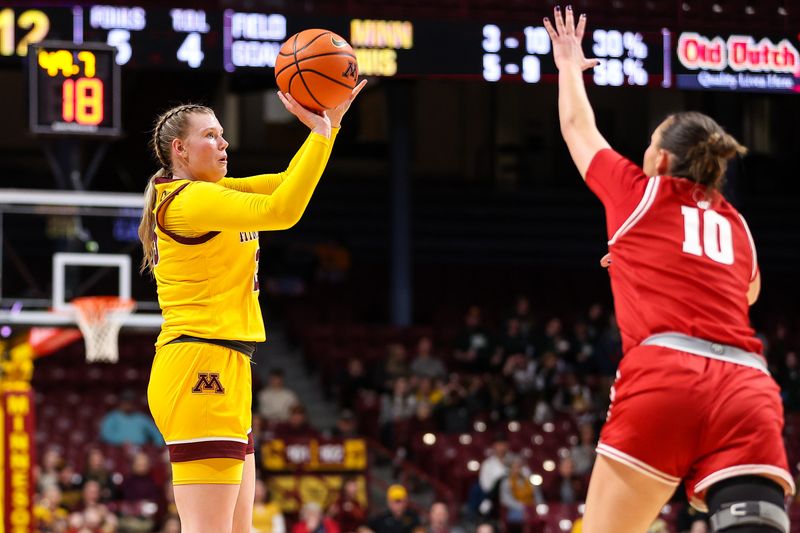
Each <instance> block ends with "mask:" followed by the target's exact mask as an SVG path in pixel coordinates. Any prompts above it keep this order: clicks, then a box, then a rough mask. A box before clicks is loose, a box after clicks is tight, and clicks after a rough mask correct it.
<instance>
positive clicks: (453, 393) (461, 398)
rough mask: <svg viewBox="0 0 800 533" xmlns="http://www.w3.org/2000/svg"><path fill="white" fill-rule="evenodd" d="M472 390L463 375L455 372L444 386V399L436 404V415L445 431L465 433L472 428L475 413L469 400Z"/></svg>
mask: <svg viewBox="0 0 800 533" xmlns="http://www.w3.org/2000/svg"><path fill="white" fill-rule="evenodd" d="M469 395H470V391H469V390H468V389H467V387H466V386H465V384H464V383H463V382H462V376H460V375H459V374H456V373H453V374H450V377H449V378H448V380H447V381H446V382H445V384H444V386H443V387H442V401H440V402H439V403H438V404H436V408H435V410H434V413H433V414H434V417H435V419H436V421H437V424H438V426H439V428H440V429H441V430H442V431H444V432H445V433H464V432H466V431H470V430H471V428H472V418H473V415H474V414H475V413H474V412H472V411H471V409H470V407H471V406H470V402H469V401H468V400H467V398H468V396H469Z"/></svg>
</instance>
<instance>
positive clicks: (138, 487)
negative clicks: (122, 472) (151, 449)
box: [120, 452, 161, 502]
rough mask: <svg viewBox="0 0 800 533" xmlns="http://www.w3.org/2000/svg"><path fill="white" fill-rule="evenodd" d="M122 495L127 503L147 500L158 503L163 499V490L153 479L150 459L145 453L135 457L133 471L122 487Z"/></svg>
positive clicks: (132, 465)
mask: <svg viewBox="0 0 800 533" xmlns="http://www.w3.org/2000/svg"><path fill="white" fill-rule="evenodd" d="M120 494H121V496H122V499H123V500H125V501H129V502H133V501H141V500H147V501H151V502H157V501H159V500H160V499H161V489H159V488H158V485H157V484H156V482H155V480H154V479H153V473H152V468H151V464H150V458H149V457H148V456H147V454H146V453H144V452H139V453H137V454H136V455H134V456H133V461H132V463H131V471H130V473H129V474H128V475H127V476H125V479H124V480H123V481H122V485H121V486H120Z"/></svg>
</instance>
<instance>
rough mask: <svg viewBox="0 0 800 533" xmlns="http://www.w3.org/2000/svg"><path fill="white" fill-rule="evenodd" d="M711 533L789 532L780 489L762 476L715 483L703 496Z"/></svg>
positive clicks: (742, 477)
mask: <svg viewBox="0 0 800 533" xmlns="http://www.w3.org/2000/svg"><path fill="white" fill-rule="evenodd" d="M706 502H707V503H708V510H709V512H710V514H711V531H713V532H717V531H720V532H723V531H724V532H725V533H728V532H730V533H775V532H779V533H789V515H787V514H786V509H785V505H784V494H783V489H782V488H781V486H780V485H778V484H777V483H776V482H774V481H772V480H770V479H767V478H765V477H761V476H740V477H735V478H730V479H726V480H723V481H720V482H719V483H715V484H714V485H712V486H711V488H710V489H708V494H707V495H706Z"/></svg>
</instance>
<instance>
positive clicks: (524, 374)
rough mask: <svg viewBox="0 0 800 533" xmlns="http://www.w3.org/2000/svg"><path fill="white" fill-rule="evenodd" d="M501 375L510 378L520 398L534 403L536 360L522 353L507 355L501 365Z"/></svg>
mask: <svg viewBox="0 0 800 533" xmlns="http://www.w3.org/2000/svg"><path fill="white" fill-rule="evenodd" d="M503 376H505V377H506V379H508V380H510V381H511V383H512V384H513V385H514V388H515V389H516V391H517V394H518V395H519V396H520V397H521V398H526V399H528V400H530V401H528V402H526V403H528V404H532V403H535V399H536V398H535V396H536V395H535V392H536V360H535V359H534V358H533V357H529V356H527V355H524V354H514V355H511V356H510V357H508V358H507V359H506V361H505V363H504V365H503Z"/></svg>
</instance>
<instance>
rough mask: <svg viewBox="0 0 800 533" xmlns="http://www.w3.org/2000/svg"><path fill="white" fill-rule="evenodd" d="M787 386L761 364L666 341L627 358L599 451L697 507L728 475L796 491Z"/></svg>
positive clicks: (641, 348) (613, 392)
mask: <svg viewBox="0 0 800 533" xmlns="http://www.w3.org/2000/svg"><path fill="white" fill-rule="evenodd" d="M782 432H783V405H782V404H781V398H780V390H779V389H778V386H777V385H776V384H775V381H774V380H773V379H772V378H771V377H770V376H769V375H767V374H766V373H764V372H762V371H760V370H757V369H755V368H751V367H747V366H742V365H737V364H734V363H728V362H725V361H720V360H717V359H712V358H709V357H703V356H699V355H693V354H689V353H686V352H682V351H678V350H674V349H671V348H664V347H661V346H637V347H636V348H634V349H632V350H630V351H629V352H628V353H627V354H626V355H625V357H624V358H623V359H622V363H621V364H620V367H619V372H618V373H617V379H616V381H615V382H614V387H613V388H612V390H611V408H610V409H609V412H608V420H607V422H606V424H605V426H603V430H602V432H601V434H600V443H599V444H598V446H597V453H599V454H601V455H604V456H606V457H608V458H611V459H614V460H616V461H619V462H622V463H624V464H626V465H628V466H629V467H631V468H634V469H636V470H638V471H639V472H641V473H643V474H646V475H648V476H650V477H652V478H654V479H657V480H659V481H661V482H663V483H667V484H672V485H677V484H678V483H679V482H680V480H681V479H683V480H684V481H685V485H686V492H687V496H688V497H689V501H690V502H691V503H692V505H693V506H694V507H697V508H698V509H700V510H705V509H706V505H705V494H706V491H707V490H708V488H709V487H710V486H711V485H713V484H714V483H717V482H718V481H721V480H723V479H726V478H731V477H736V476H742V475H762V476H766V477H769V478H771V479H773V480H775V481H776V482H778V483H779V484H780V485H781V486H782V487H783V488H784V490H785V491H786V492H787V494H792V493H794V481H793V480H792V476H791V475H790V474H789V470H788V465H787V461H786V450H785V449H784V446H783V437H782Z"/></svg>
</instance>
